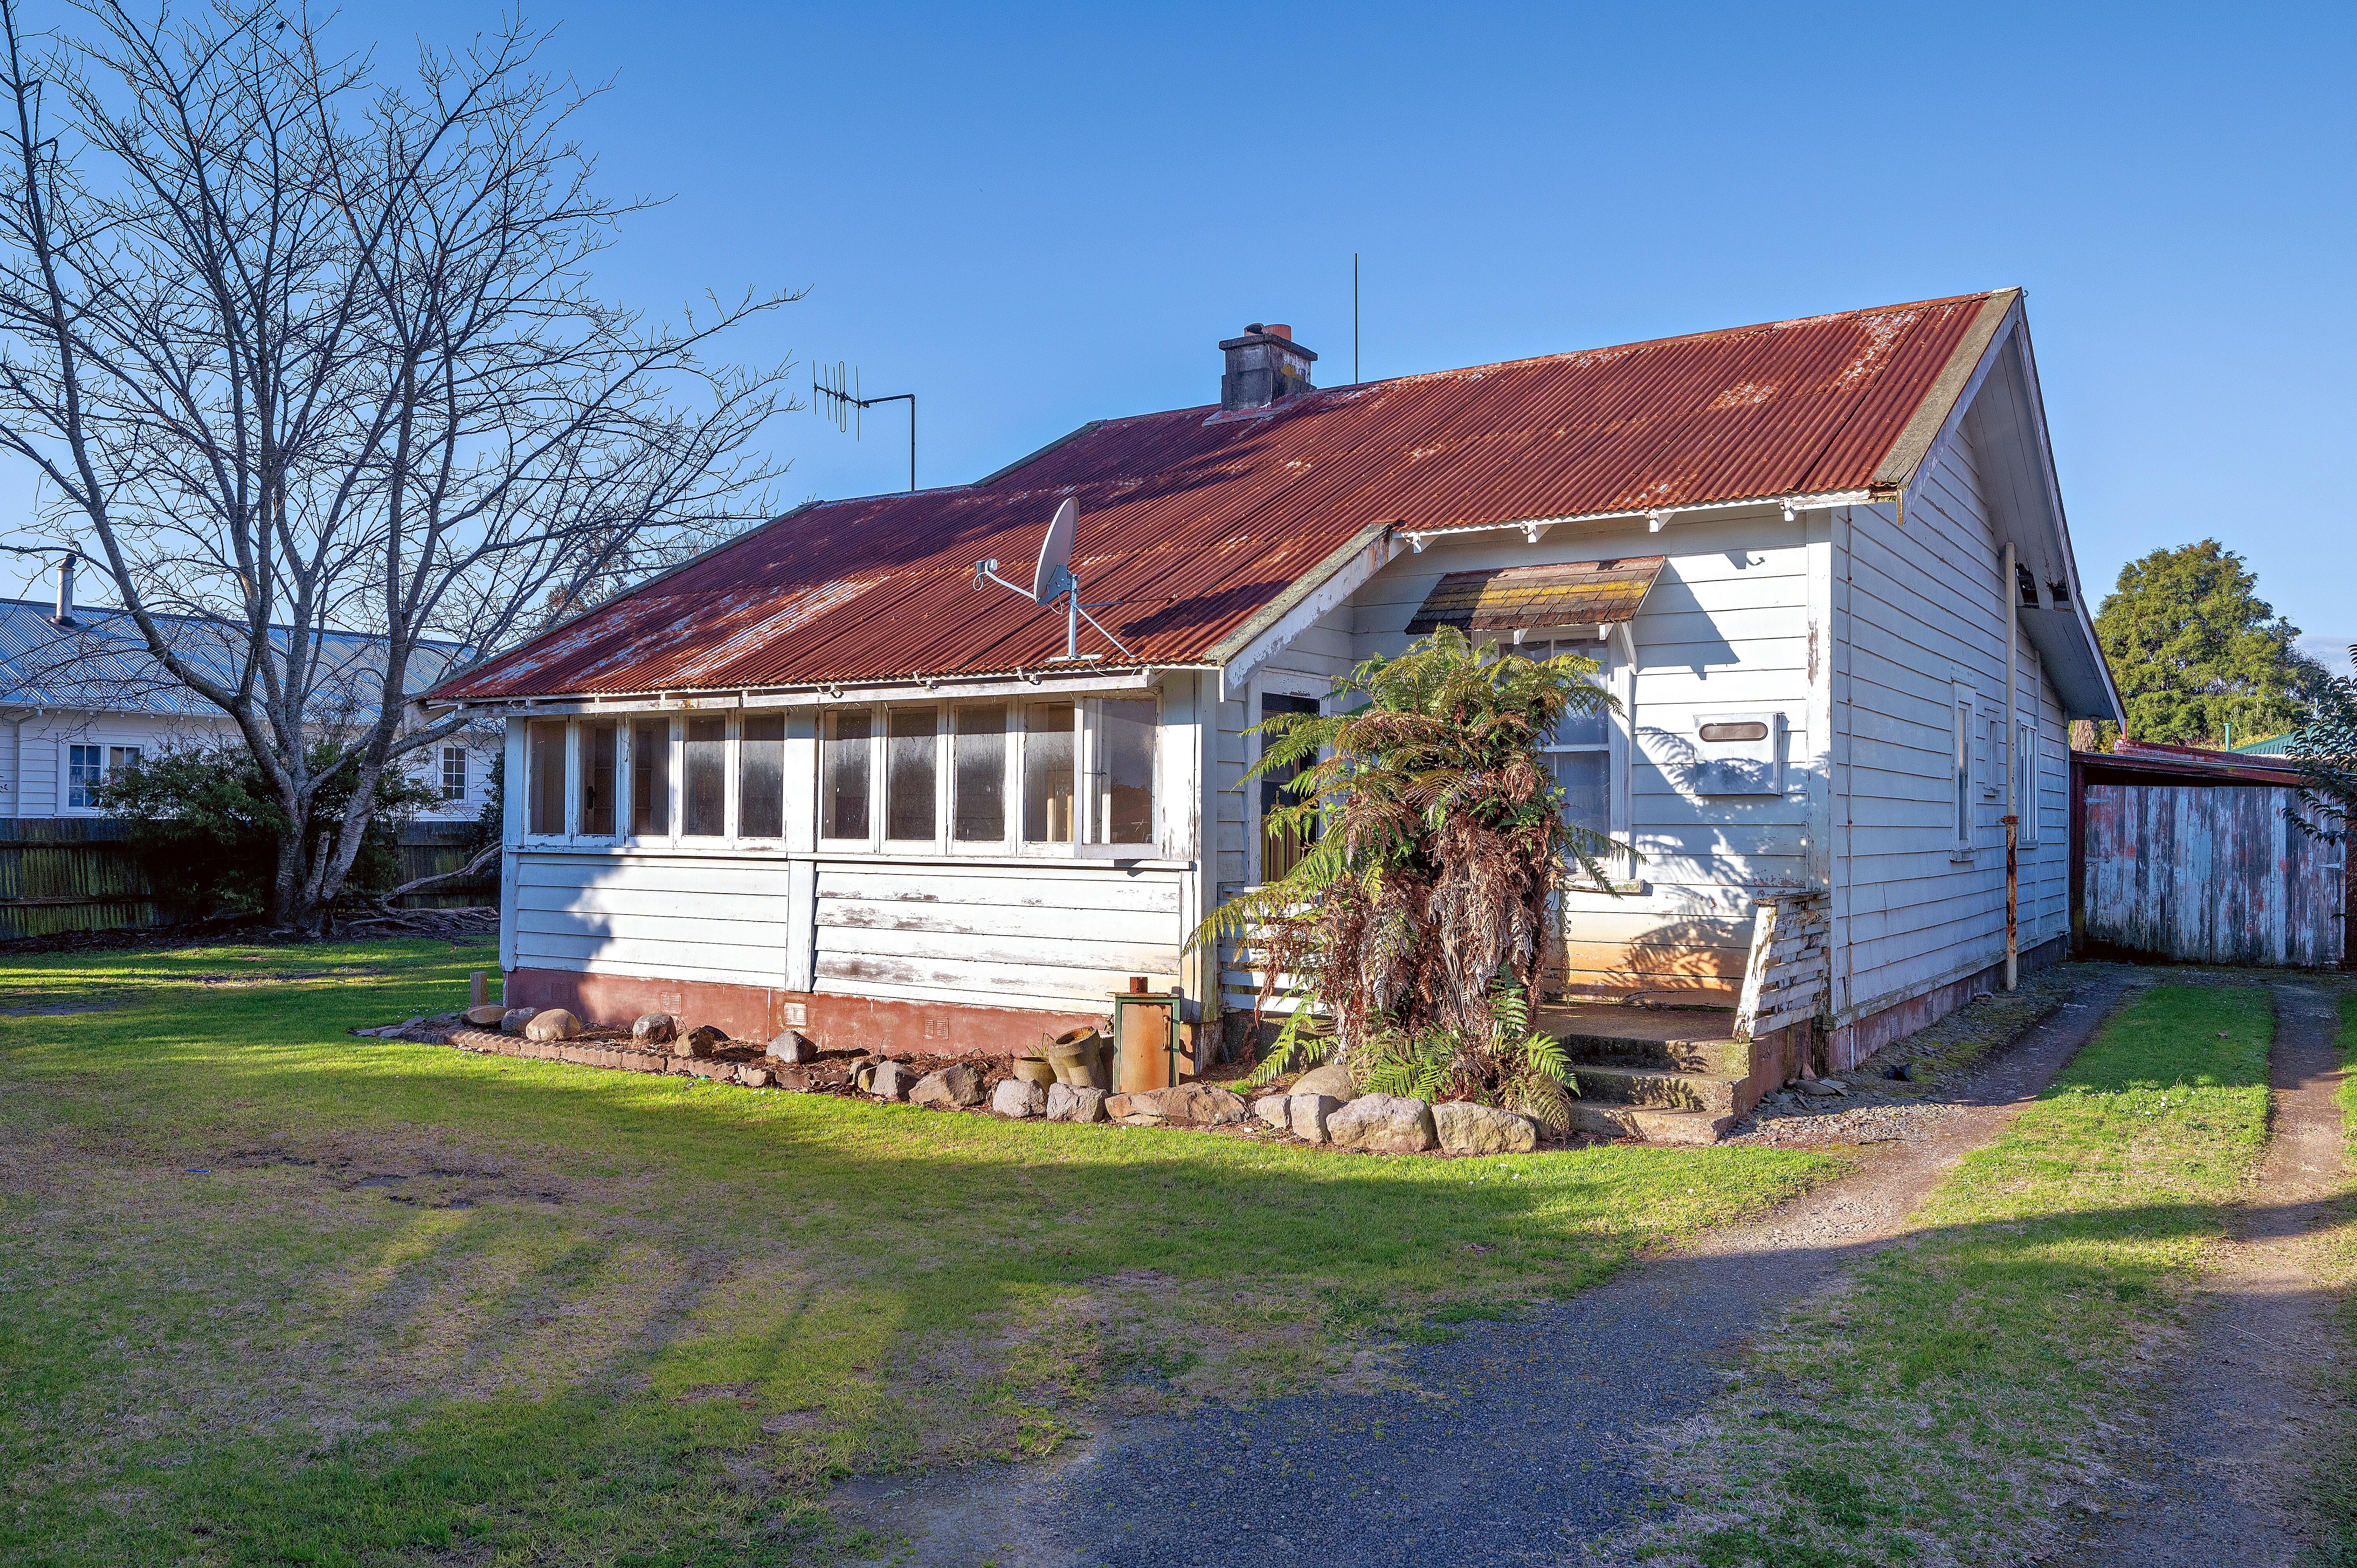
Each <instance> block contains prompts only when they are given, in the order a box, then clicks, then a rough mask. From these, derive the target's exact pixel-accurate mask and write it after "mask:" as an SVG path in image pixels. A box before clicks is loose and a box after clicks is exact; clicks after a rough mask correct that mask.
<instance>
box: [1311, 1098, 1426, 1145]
mask: <svg viewBox="0 0 2357 1568" xmlns="http://www.w3.org/2000/svg"><path fill="white" fill-rule="evenodd" d="M1326 1135H1327V1136H1328V1137H1329V1138H1330V1139H1331V1140H1333V1142H1335V1143H1336V1144H1340V1146H1342V1147H1343V1148H1346V1149H1364V1150H1366V1151H1367V1152H1368V1153H1369V1154H1372V1155H1420V1154H1422V1153H1424V1151H1425V1150H1426V1149H1429V1148H1431V1147H1432V1146H1433V1144H1435V1143H1436V1142H1437V1137H1436V1135H1435V1134H1434V1133H1433V1130H1432V1107H1431V1106H1429V1105H1426V1103H1425V1102H1424V1101H1421V1100H1408V1099H1404V1098H1402V1097H1401V1096H1399V1095H1396V1094H1362V1095H1361V1096H1359V1098H1358V1099H1356V1100H1353V1101H1351V1102H1350V1103H1349V1104H1347V1105H1345V1106H1343V1107H1342V1108H1341V1109H1340V1110H1339V1111H1337V1112H1334V1113H1333V1114H1331V1115H1330V1116H1329V1117H1327V1118H1326Z"/></svg>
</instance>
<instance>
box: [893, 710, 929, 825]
mask: <svg viewBox="0 0 2357 1568" xmlns="http://www.w3.org/2000/svg"><path fill="white" fill-rule="evenodd" d="M884 726H885V727H884V836H885V837H886V838H888V839H899V840H902V841H904V842H905V841H909V840H931V838H933V837H934V836H935V834H936V832H937V831H938V830H937V827H936V819H935V817H934V815H933V776H934V773H935V771H936V770H937V769H938V768H939V767H940V759H939V752H940V742H939V739H938V734H937V732H938V731H939V729H940V727H941V725H940V720H939V717H938V715H937V714H935V712H934V710H932V709H931V708H895V709H893V710H892V711H891V712H890V713H889V714H888V715H886V718H885V721H884Z"/></svg>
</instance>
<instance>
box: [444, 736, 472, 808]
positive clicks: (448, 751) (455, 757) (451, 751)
mask: <svg viewBox="0 0 2357 1568" xmlns="http://www.w3.org/2000/svg"><path fill="white" fill-rule="evenodd" d="M453 761H456V762H457V764H458V792H457V794H455V795H453V794H452V793H450V764H451V763H452V762H453ZM441 762H442V779H441V792H442V803H443V804H444V805H446V806H450V805H463V804H465V803H466V800H467V789H468V784H469V783H470V782H471V778H470V775H471V773H472V771H473V769H472V768H471V767H470V766H469V758H468V752H467V748H466V747H465V746H452V745H451V744H449V743H448V742H447V741H445V742H444V743H443V745H442V757H441Z"/></svg>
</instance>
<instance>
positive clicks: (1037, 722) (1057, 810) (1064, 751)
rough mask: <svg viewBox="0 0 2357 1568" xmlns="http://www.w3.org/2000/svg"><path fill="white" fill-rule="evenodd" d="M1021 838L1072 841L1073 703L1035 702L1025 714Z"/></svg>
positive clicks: (1059, 841)
mask: <svg viewBox="0 0 2357 1568" xmlns="http://www.w3.org/2000/svg"><path fill="white" fill-rule="evenodd" d="M1023 727H1024V732H1025V733H1024V736H1023V837H1024V841H1025V842H1026V843H1071V842H1072V763H1073V756H1072V704H1071V703H1032V704H1031V705H1030V708H1029V710H1028V712H1027V713H1026V714H1024V725H1023Z"/></svg>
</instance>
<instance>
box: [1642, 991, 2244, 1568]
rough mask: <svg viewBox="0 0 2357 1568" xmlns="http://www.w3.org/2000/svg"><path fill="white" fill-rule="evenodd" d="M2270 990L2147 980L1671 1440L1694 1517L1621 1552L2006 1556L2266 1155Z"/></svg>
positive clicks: (2027, 1537)
mask: <svg viewBox="0 0 2357 1568" xmlns="http://www.w3.org/2000/svg"><path fill="white" fill-rule="evenodd" d="M2273 1033H2274V1019H2273V1014H2272V1010H2271V1007H2270V1001H2269V995H2268V993H2267V992H2266V990H2264V989H2262V988H2259V987H2254V986H2237V987H2223V986H2190V985H2162V986H2156V987H2154V988H2153V989H2152V990H2150V991H2148V992H2147V993H2144V994H2143V995H2141V996H2139V997H2137V998H2136V999H2135V1000H2133V1001H2131V1002H2130V1003H2128V1004H2126V1006H2124V1007H2123V1008H2122V1009H2121V1011H2120V1012H2119V1013H2118V1014H2117V1015H2115V1017H2114V1018H2113V1019H2112V1020H2111V1021H2110V1022H2109V1023H2107V1024H2106V1025H2105V1026H2104V1029H2103V1030H2102V1031H2101V1033H2099V1034H2098V1035H2097V1036H2095V1038H2094V1039H2093V1040H2092V1041H2090V1042H2089V1043H2088V1044H2087V1045H2086V1046H2085V1047H2083V1049H2082V1050H2081V1051H2080V1052H2079V1054H2078V1056H2077V1057H2076V1058H2074V1059H2073V1060H2072V1062H2071V1063H2070V1064H2069V1066H2067V1067H2066V1068H2065V1069H2063V1071H2062V1072H2061V1074H2060V1075H2059V1076H2058V1078H2057V1079H2056V1080H2055V1082H2054V1084H2053V1085H2052V1086H2051V1088H2050V1089H2049V1090H2048V1091H2047V1092H2046V1093H2045V1094H2044V1095H2042V1096H2041V1097H2040V1099H2039V1100H2038V1101H2036V1102H2035V1103H2034V1104H2032V1105H2031V1106H2029V1108H2028V1109H2026V1110H2025V1111H2023V1112H2022V1113H2021V1114H2020V1115H2019V1116H2018V1117H2017V1118H2016V1119H2015V1120H2014V1121H2013V1122H2011V1123H2010V1124H2009V1125H2008V1126H2007V1129H2006V1131H2005V1132H2004V1133H2003V1134H2002V1135H2001V1136H1999V1137H1998V1138H1997V1139H1996V1141H1995V1142H1994V1143H1992V1144H1990V1145H1989V1146H1988V1147H1986V1149H1983V1150H1980V1151H1978V1152H1976V1153H1975V1154H1973V1155H1968V1156H1967V1157H1966V1158H1965V1159H1964V1160H1963V1161H1961V1162H1960V1163H1959V1164H1958V1165H1957V1166H1956V1167H1955V1169H1954V1170H1953V1171H1952V1172H1950V1173H1949V1175H1948V1176H1947V1177H1946V1178H1945V1179H1944V1180H1943V1182H1942V1183H1941V1184H1940V1186H1939V1187H1937V1188H1935V1189H1934V1191H1933V1193H1932V1196H1931V1197H1930V1198H1929V1199H1928V1200H1927V1202H1926V1204H1925V1207H1924V1208H1923V1210H1922V1211H1921V1214H1920V1216H1919V1219H1920V1220H1921V1223H1922V1225H1923V1227H1924V1229H1923V1230H1921V1233H1920V1234H1919V1235H1918V1236H1917V1237H1916V1238H1915V1239H1913V1240H1911V1241H1910V1242H1908V1243H1905V1244H1902V1245H1900V1246H1898V1247H1894V1248H1890V1249H1888V1250H1886V1251H1883V1252H1881V1253H1879V1254H1878V1255H1876V1256H1875V1257H1873V1258H1871V1259H1869V1260H1868V1261H1867V1262H1865V1263H1863V1264H1862V1265H1861V1266H1859V1267H1858V1269H1857V1272H1856V1273H1855V1274H1854V1275H1853V1276H1852V1277H1851V1278H1850V1280H1849V1281H1848V1282H1847V1283H1846V1286H1845V1287H1844V1288H1842V1289H1840V1290H1838V1291H1836V1292H1835V1293H1833V1294H1830V1295H1829V1296H1827V1297H1824V1298H1822V1299H1820V1300H1819V1301H1816V1302H1814V1303H1812V1304H1811V1305H1808V1306H1806V1307H1804V1308H1803V1309H1801V1310H1800V1311H1799V1312H1798V1313H1796V1314H1795V1315H1794V1316H1793V1317H1792V1319H1791V1320H1790V1321H1788V1322H1787V1323H1786V1324H1785V1325H1783V1326H1782V1328H1781V1331H1780V1332H1779V1333H1778V1334H1776V1335H1775V1336H1773V1337H1771V1338H1770V1342H1768V1343H1767V1344H1765V1345H1764V1346H1763V1347H1762V1348H1761V1350H1760V1353H1759V1355H1758V1356H1757V1357H1756V1359H1754V1361H1753V1364H1752V1365H1751V1366H1750V1367H1749V1369H1747V1370H1746V1372H1745V1373H1744V1375H1743V1377H1742V1378H1741V1380H1739V1381H1738V1383H1737V1384H1736V1385H1735V1386H1734V1387H1732V1388H1731V1389H1730V1390H1729V1391H1727V1393H1726V1394H1725V1395H1724V1396H1723V1397H1722V1398H1721V1400H1720V1401H1719V1402H1718V1403H1717V1407H1716V1408H1715V1409H1714V1410H1713V1412H1711V1414H1710V1415H1709V1416H1708V1417H1707V1418H1706V1420H1704V1421H1701V1422H1698V1423H1695V1424H1693V1425H1691V1426H1689V1427H1686V1428H1683V1429H1681V1430H1680V1432H1679V1433H1677V1434H1674V1436H1673V1437H1672V1438H1671V1439H1669V1440H1667V1442H1666V1443H1665V1444H1664V1447H1665V1454H1664V1457H1663V1467H1662V1472H1661V1473H1662V1474H1663V1476H1664V1477H1666V1478H1667V1480H1668V1484H1669V1486H1670V1487H1671V1489H1672V1491H1673V1492H1674V1494H1675V1495H1676V1496H1677V1497H1678V1498H1680V1500H1682V1501H1683V1502H1684V1503H1685V1504H1686V1505H1687V1507H1686V1509H1684V1510H1683V1511H1682V1512H1680V1513H1679V1514H1678V1515H1677V1516H1676V1517H1674V1518H1673V1519H1672V1520H1669V1521H1667V1522H1666V1523H1664V1524H1662V1525H1658V1526H1654V1527H1651V1528H1650V1529H1649V1530H1647V1531H1646V1532H1645V1533H1644V1536H1643V1538H1642V1539H1641V1541H1639V1542H1637V1543H1636V1549H1637V1551H1638V1553H1639V1555H1641V1556H1642V1557H1645V1558H1647V1559H1650V1560H1651V1561H1653V1562H1655V1563H1705V1564H1710V1565H1712V1568H1734V1565H1738V1564H1770V1565H1773V1568H1835V1565H1841V1564H1863V1563H1892V1564H1896V1563H2018V1562H2028V1561H2031V1560H2033V1558H2032V1556H2031V1554H2032V1553H2033V1552H2036V1551H2038V1550H2040V1549H2041V1548H2043V1547H2045V1546H2047V1545H2050V1543H2051V1541H2052V1540H2053V1539H2054V1531H2055V1530H2056V1527H2057V1524H2058V1514H2059V1512H2060V1509H2061V1506H2062V1501H2063V1498H2064V1496H2065V1494H2066V1492H2067V1489H2068V1488H2070V1487H2072V1486H2073V1485H2074V1484H2075V1483H2077V1482H2079V1481H2080V1480H2081V1479H2083V1477H2084V1475H2085V1473H2086V1472H2085V1469H2084V1466H2086V1464H2087V1462H2088V1460H2089V1457H2090V1452H2089V1451H2090V1445H2091V1443H2092V1441H2093V1439H2094V1438H2095V1437H2097V1436H2098V1435H2099V1434H2102V1433H2104V1432H2105V1431H2107V1430H2109V1429H2112V1428H2115V1427H2116V1426H2117V1425H2118V1424H2119V1423H2123V1422H2124V1421H2126V1420H2128V1419H2131V1414H2132V1410H2133V1405H2132V1401H2133V1398H2134V1394H2135V1391H2134V1389H2133V1388H2132V1386H2131V1384H2132V1382H2133V1380H2134V1378H2135V1375H2136V1372H2138V1371H2139V1370H2140V1369H2142V1368H2143V1367H2144V1366H2145V1364H2146V1363H2147V1362H2148V1361H2149V1360H2151V1359H2153V1358H2154V1357H2155V1356H2156V1355H2157V1354H2158V1350H2159V1348H2161V1347H2162V1346H2163V1345H2164V1344H2166V1343H2168V1342H2169V1340H2171V1339H2172V1338H2173V1337H2175V1336H2176V1335H2177V1333H2178V1332H2179V1328H2180V1325H2181V1322H2182V1313H2183V1311H2184V1309H2185V1307H2186V1306H2187V1305H2188V1302H2189V1299H2190V1290H2191V1288H2192V1287H2193V1286H2194V1285H2195V1283H2196V1282H2197V1279H2198V1276H2199V1273H2200V1269H2201V1253H2202V1251H2203V1249H2204V1248H2205V1247H2206V1246H2208V1245H2209V1244H2210V1243H2212V1241H2213V1240H2216V1239H2217V1238H2219V1237H2220V1236H2221V1235H2222V1234H2223V1233H2224V1230H2225V1226H2226V1223H2227V1219H2228V1214H2229V1209H2230V1208H2231V1206H2232V1204H2233V1202H2234V1200H2235V1198H2236V1197H2237V1194H2238V1192H2239V1191H2240V1189H2241V1187H2242V1184H2243V1183H2244V1179H2245V1177H2246V1176H2248V1174H2249V1173H2250V1172H2251V1171H2252V1170H2253V1168H2254V1167H2255V1164H2256V1162H2257V1161H2258V1159H2259V1158H2260V1156H2261V1155H2263V1154H2264V1152H2265V1149H2266V1136H2267V1050H2268V1046H2269V1043H2270V1041H2271V1039H2272V1037H2273Z"/></svg>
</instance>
